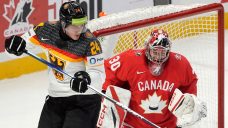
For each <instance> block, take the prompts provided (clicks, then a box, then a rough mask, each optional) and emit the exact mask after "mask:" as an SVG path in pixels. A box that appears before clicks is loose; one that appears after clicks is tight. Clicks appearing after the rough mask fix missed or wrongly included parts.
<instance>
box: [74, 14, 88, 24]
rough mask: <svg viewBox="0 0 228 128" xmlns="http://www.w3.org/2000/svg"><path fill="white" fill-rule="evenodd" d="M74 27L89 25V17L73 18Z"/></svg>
mask: <svg viewBox="0 0 228 128" xmlns="http://www.w3.org/2000/svg"><path fill="white" fill-rule="evenodd" d="M71 23H72V25H75V26H79V25H83V24H86V23H87V16H86V17H82V18H72V21H71Z"/></svg>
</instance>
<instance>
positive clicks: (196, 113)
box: [168, 89, 207, 127]
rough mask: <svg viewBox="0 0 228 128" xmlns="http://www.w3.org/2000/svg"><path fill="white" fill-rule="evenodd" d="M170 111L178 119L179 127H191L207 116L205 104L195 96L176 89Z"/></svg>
mask: <svg viewBox="0 0 228 128" xmlns="http://www.w3.org/2000/svg"><path fill="white" fill-rule="evenodd" d="M168 109H169V110H170V111H171V112H172V113H173V114H174V115H175V116H176V117H177V126H179V127H184V126H191V125H193V124H195V123H196V122H198V121H199V120H201V118H204V117H206V116H207V107H206V104H205V102H202V101H200V100H199V99H198V98H197V97H196V96H195V95H193V94H189V93H185V94H183V93H182V92H181V91H180V90H179V89H175V91H174V93H173V96H172V99H171V101H170V103H169V107H168Z"/></svg>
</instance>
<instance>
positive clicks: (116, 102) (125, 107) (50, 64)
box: [24, 50, 160, 128]
mask: <svg viewBox="0 0 228 128" xmlns="http://www.w3.org/2000/svg"><path fill="white" fill-rule="evenodd" d="M24 53H25V54H27V55H29V56H31V57H33V58H34V59H36V60H38V61H40V62H42V63H44V64H46V65H47V66H48V67H50V68H53V69H55V70H57V71H59V72H61V73H63V74H65V75H67V76H69V77H71V78H74V76H71V75H69V74H67V73H66V72H64V71H63V70H62V69H60V68H59V67H57V66H55V65H54V64H52V63H50V62H48V61H46V60H44V59H43V58H41V57H39V56H37V55H35V54H33V53H31V52H29V51H28V50H25V51H24ZM88 87H89V88H90V89H92V90H93V91H95V92H96V93H97V94H99V95H101V96H102V97H104V98H105V99H107V100H109V101H110V102H112V103H114V104H115V105H118V106H119V107H121V108H122V109H124V110H126V111H127V112H129V113H130V114H132V115H134V116H135V117H137V118H139V119H141V120H143V121H144V122H145V123H147V124H149V125H150V126H153V127H154V128H160V127H159V126H158V125H156V124H154V123H152V122H151V121H149V120H148V119H146V118H145V117H143V116H142V115H140V114H138V113H137V112H135V111H133V110H131V109H130V108H128V107H127V106H125V105H123V104H121V103H120V102H118V101H116V100H114V99H112V98H110V97H109V96H107V95H105V94H104V93H102V92H100V91H98V90H97V89H96V88H94V87H93V86H88Z"/></svg>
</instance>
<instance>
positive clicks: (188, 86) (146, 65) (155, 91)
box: [99, 29, 207, 128]
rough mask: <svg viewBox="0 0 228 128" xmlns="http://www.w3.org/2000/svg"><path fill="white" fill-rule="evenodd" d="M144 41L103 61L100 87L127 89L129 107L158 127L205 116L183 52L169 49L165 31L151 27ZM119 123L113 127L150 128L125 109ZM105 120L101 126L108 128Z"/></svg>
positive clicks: (188, 122)
mask: <svg viewBox="0 0 228 128" xmlns="http://www.w3.org/2000/svg"><path fill="white" fill-rule="evenodd" d="M145 45H146V47H145V48H144V49H139V50H128V51H126V52H123V53H121V54H119V55H116V56H114V57H112V58H110V59H108V60H106V61H105V72H106V80H105V83H104V84H103V90H106V91H107V88H109V86H110V85H115V86H118V87H121V88H125V89H127V90H129V91H130V92H131V98H130V102H129V108H130V109H132V110H134V111H135V112H137V113H139V114H140V115H142V116H143V117H145V118H146V119H148V120H149V121H151V122H153V123H155V124H156V125H158V126H159V127H161V128H177V127H182V128H184V127H189V126H193V125H194V124H196V123H197V122H199V121H200V120H201V119H202V118H204V117H206V115H207V107H206V104H205V103H204V102H202V101H200V100H199V99H198V98H197V80H198V78H197V75H196V73H195V72H194V71H193V69H192V67H191V65H190V63H189V61H188V60H187V59H186V58H185V57H184V56H183V55H181V54H178V53H174V52H171V51H170V49H171V41H170V40H169V38H168V34H167V33H166V32H165V31H164V30H161V29H155V30H153V31H152V32H151V34H150V36H149V37H148V38H147V39H146V41H145ZM117 92H118V91H117ZM121 94H122V93H121ZM106 107H107V106H106ZM107 109H108V108H107ZM111 109H112V107H111ZM103 110H104V109H103ZM103 112H107V113H106V115H110V114H113V113H114V111H112V110H111V111H110V112H108V111H103ZM106 115H105V116H106ZM99 119H100V118H99ZM104 119H105V118H104ZM121 119H122V120H121ZM112 120H116V119H115V118H112ZM104 122H105V120H103V124H104ZM119 123H121V124H118V125H115V127H113V128H152V126H150V125H149V124H146V123H145V122H143V121H142V120H141V119H139V118H136V117H135V116H134V115H132V114H129V113H127V115H126V117H125V119H124V118H119ZM101 124H102V123H101ZM107 124H109V126H107V125H106V126H104V127H105V128H112V126H111V125H112V124H111V123H107ZM100 127H103V126H102V125H101V126H100Z"/></svg>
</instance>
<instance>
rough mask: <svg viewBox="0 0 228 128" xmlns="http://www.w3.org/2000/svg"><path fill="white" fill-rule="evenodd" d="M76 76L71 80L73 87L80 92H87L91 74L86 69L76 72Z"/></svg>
mask: <svg viewBox="0 0 228 128" xmlns="http://www.w3.org/2000/svg"><path fill="white" fill-rule="evenodd" d="M74 77H75V78H72V79H71V80H70V87H71V89H72V90H74V91H76V92H80V93H84V92H86V90H87V89H88V85H90V83H91V79H90V76H89V74H88V73H87V72H85V71H79V72H76V73H75V74H74Z"/></svg>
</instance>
